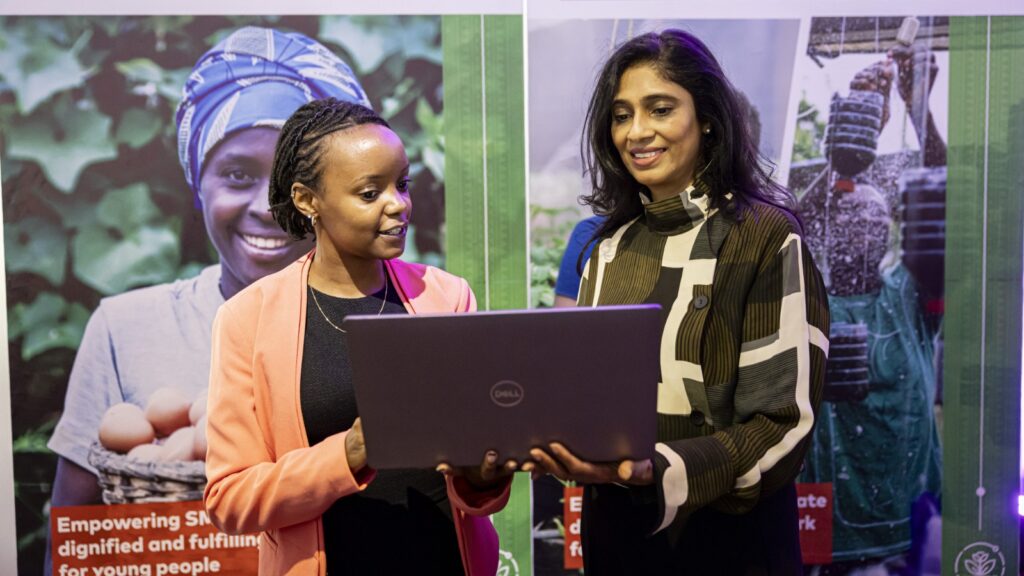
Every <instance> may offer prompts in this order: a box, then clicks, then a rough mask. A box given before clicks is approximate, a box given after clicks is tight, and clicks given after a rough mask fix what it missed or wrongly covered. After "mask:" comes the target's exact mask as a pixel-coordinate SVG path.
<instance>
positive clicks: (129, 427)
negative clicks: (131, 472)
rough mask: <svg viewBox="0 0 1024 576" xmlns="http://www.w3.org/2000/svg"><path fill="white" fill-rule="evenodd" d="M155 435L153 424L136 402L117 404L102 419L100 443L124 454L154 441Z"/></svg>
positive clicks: (108, 448)
mask: <svg viewBox="0 0 1024 576" xmlns="http://www.w3.org/2000/svg"><path fill="white" fill-rule="evenodd" d="M155 437H156V432H155V430H154V429H153V425H152V424H150V422H149V420H147V419H146V415H145V413H143V411H142V409H141V408H139V407H138V406H136V405H134V404H129V403H127V402H122V403H120V404H115V405H113V406H111V407H110V408H108V409H107V411H106V412H105V413H104V414H103V418H102V420H100V429H99V438H100V444H102V445H103V447H104V448H106V449H107V450H111V451H113V452H119V453H121V454H123V453H125V452H127V451H129V450H131V449H132V448H135V447H136V446H138V445H140V444H148V443H150V442H152V441H153V438H155Z"/></svg>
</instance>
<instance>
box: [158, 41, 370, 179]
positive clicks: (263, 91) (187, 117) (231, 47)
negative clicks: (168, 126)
mask: <svg viewBox="0 0 1024 576" xmlns="http://www.w3.org/2000/svg"><path fill="white" fill-rule="evenodd" d="M330 96H333V97H335V98H338V99H339V100H345V101H349V102H356V103H358V104H362V105H364V106H367V107H369V106H370V101H369V100H368V99H367V98H366V93H365V92H363V88H362V86H360V85H359V82H358V81H357V80H356V77H355V74H353V73H352V69H351V68H349V67H348V65H347V64H345V63H344V62H342V61H341V60H340V59H339V58H338V57H337V56H335V55H334V53H333V52H331V51H330V50H328V49H327V48H325V47H324V46H323V45H321V44H320V43H318V42H316V41H315V40H313V39H311V38H309V37H307V36H304V35H302V34H298V33H285V32H279V31H277V30H272V29H269V28H255V27H247V28H242V29H240V30H237V31H235V32H233V33H232V34H231V35H230V36H228V37H227V38H225V39H224V40H222V41H221V42H219V43H218V44H217V45H216V46H214V47H213V48H211V49H210V50H209V51H208V52H207V53H206V54H203V57H202V58H200V59H199V61H198V62H197V63H196V65H195V68H193V69H192V74H191V75H190V76H189V78H188V81H187V82H185V87H184V88H183V89H182V99H181V103H180V104H179V105H178V112H177V114H176V118H175V119H176V122H177V124H178V159H179V160H180V162H181V167H182V169H184V171H185V180H186V181H187V182H188V185H189V187H190V188H191V189H192V192H193V193H194V194H195V195H196V198H197V199H198V197H199V179H200V176H201V175H202V173H203V163H204V162H205V161H206V158H207V155H208V154H209V153H210V150H213V148H214V146H216V145H217V144H218V143H220V142H221V141H222V140H224V138H225V137H226V136H228V135H229V134H231V133H233V132H237V131H239V130H244V129H246V128H258V127H268V128H277V129H280V128H281V126H283V125H284V122H285V120H287V119H288V117H289V116H291V115H292V113H293V112H295V110H297V109H298V108H299V107H300V106H302V105H303V104H306V103H307V102H310V101H312V100H317V99H320V98H327V97H330Z"/></svg>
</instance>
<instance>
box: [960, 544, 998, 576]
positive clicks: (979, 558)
mask: <svg viewBox="0 0 1024 576" xmlns="http://www.w3.org/2000/svg"><path fill="white" fill-rule="evenodd" d="M953 574H955V575H956V576H1005V575H1006V558H1004V557H1003V553H1002V552H1001V551H1000V550H999V546H996V545H995V544H989V543H988V542H975V543H974V544H968V545H967V546H965V547H964V549H963V550H961V551H960V553H959V554H957V555H956V562H955V563H954V564H953Z"/></svg>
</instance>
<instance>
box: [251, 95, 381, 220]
mask: <svg viewBox="0 0 1024 576" xmlns="http://www.w3.org/2000/svg"><path fill="white" fill-rule="evenodd" d="M363 124H377V125H380V126H384V127H385V128H391V126H389V125H388V123H387V121H385V120H384V119H383V118H381V117H380V116H378V115H377V113H376V112H374V111H373V110H371V109H369V108H367V107H366V106H363V105H361V104H355V103H353V102H346V101H343V100H338V99H337V98H324V99H322V100H313V101H312V102H309V103H307V104H305V105H303V106H302V107H301V108H299V109H298V110H296V111H295V113H294V114H292V115H291V117H290V118H288V121H287V122H285V123H284V126H283V127H282V128H281V135H280V136H279V137H278V139H277V147H276V148H275V149H274V166H273V170H272V171H271V174H270V196H269V201H270V212H271V213H272V214H273V215H274V220H277V223H278V225H280V226H281V229H282V230H284V231H285V232H287V233H288V235H289V236H291V237H292V238H295V239H296V240H302V239H303V238H305V237H306V234H312V233H313V224H312V223H311V222H310V221H309V219H308V218H306V217H305V216H303V215H302V213H301V212H299V210H298V208H296V207H295V204H294V202H292V185H293V184H294V183H296V182H298V183H300V184H302V185H304V186H306V187H307V188H310V189H312V190H316V189H317V188H318V187H319V185H320V177H321V176H322V175H323V171H324V167H323V165H322V163H321V161H320V160H321V158H322V157H323V153H324V145H323V143H324V142H325V140H326V139H327V136H329V135H331V134H334V133H335V132H339V131H341V130H347V129H349V128H355V127H356V126H361V125H363Z"/></svg>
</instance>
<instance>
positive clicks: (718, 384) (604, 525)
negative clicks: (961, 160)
mask: <svg viewBox="0 0 1024 576" xmlns="http://www.w3.org/2000/svg"><path fill="white" fill-rule="evenodd" d="M585 141H586V142H587V147H586V148H585V150H584V161H585V164H586V166H587V168H588V171H589V173H590V175H591V179H592V184H593V192H592V194H591V195H590V196H588V197H585V201H586V202H587V203H588V204H590V205H591V206H593V207H594V208H595V212H597V213H598V214H602V215H605V216H606V217H607V220H606V221H605V223H604V225H603V226H602V227H601V229H600V230H599V231H598V234H597V238H599V241H598V242H597V244H596V246H595V247H594V249H593V251H592V252H591V254H590V259H589V261H588V263H587V265H586V268H585V270H584V273H583V279H582V283H581V286H580V295H579V300H578V305H580V306H604V305H611V304H635V303H657V304H660V305H661V306H662V310H663V313H664V318H665V321H664V328H663V333H662V340H661V358H660V368H661V378H660V382H658V383H657V384H655V383H654V382H637V386H654V385H657V386H658V406H657V411H658V443H657V445H656V446H655V450H654V453H655V456H654V458H653V459H652V460H645V461H636V462H634V461H626V462H621V463H616V464H605V463H591V462H585V461H581V460H579V459H577V458H576V457H575V456H574V455H573V454H572V453H571V447H565V446H561V445H558V444H552V445H550V446H548V447H547V448H548V449H547V450H541V449H535V450H533V451H532V454H531V455H532V456H533V458H534V462H533V463H527V464H525V465H524V468H526V469H532V470H533V471H534V474H539V473H543V472H550V473H552V474H554V475H556V476H558V477H559V478H563V479H566V480H574V481H577V482H580V483H582V484H584V485H585V495H584V505H583V550H584V564H585V567H586V570H587V574H588V575H596V576H600V575H602V574H723V575H727V574H771V575H778V574H799V573H800V572H801V562H800V548H799V539H798V526H797V510H796V491H795V487H794V483H793V481H794V478H795V477H796V475H797V473H798V472H799V470H800V466H801V462H802V460H803V455H804V452H805V449H806V444H807V439H808V437H809V434H810V432H811V428H812V427H813V425H814V420H815V413H816V411H817V408H818V404H819V402H820V400H821V390H822V384H823V380H824V372H825V360H826V357H827V354H828V338H827V334H828V331H829V330H828V303H827V300H826V295H825V291H824V288H823V284H822V281H821V277H820V274H819V273H818V270H817V268H816V267H815V265H814V262H813V261H812V259H811V257H810V255H809V253H808V251H807V249H806V246H805V245H804V241H803V238H802V231H801V226H800V223H799V221H798V220H797V218H796V217H795V216H794V215H793V213H792V212H791V211H790V210H789V209H788V208H787V206H788V205H789V204H790V203H789V195H788V193H787V192H786V191H785V190H783V189H782V188H780V187H779V186H778V185H777V184H775V183H774V182H772V181H771V179H770V177H769V174H768V172H767V170H766V168H765V167H764V166H763V165H762V163H761V156H760V154H759V153H758V150H757V147H756V145H755V144H754V143H753V141H752V139H751V138H750V135H749V134H748V131H747V129H746V125H745V122H744V121H743V114H742V111H741V107H740V104H739V102H738V100H737V96H736V91H735V89H734V88H733V87H732V85H731V84H730V83H729V81H728V79H726V77H725V75H724V73H723V72H722V69H721V67H720V66H719V64H718V62H717V61H716V59H715V57H714V56H713V55H712V54H711V52H710V51H709V50H708V48H707V47H706V46H705V45H704V44H703V43H702V42H701V41H700V40H698V39H697V38H695V37H694V36H692V35H690V34H688V33H686V32H682V31H679V30H667V31H665V32H662V33H661V34H656V33H650V34H645V35H643V36H639V37H637V38H634V39H633V40H630V41H629V42H627V43H625V44H623V45H622V46H621V47H619V48H618V50H616V51H615V53H614V54H613V55H612V56H611V58H610V59H609V61H608V62H607V63H606V64H605V66H604V68H603V70H602V72H601V75H600V78H599V79H598V82H597V86H596V88H595V91H594V94H593V96H592V99H591V102H590V107H589V110H588V113H587V125H586V129H585ZM624 361H628V359H624Z"/></svg>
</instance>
